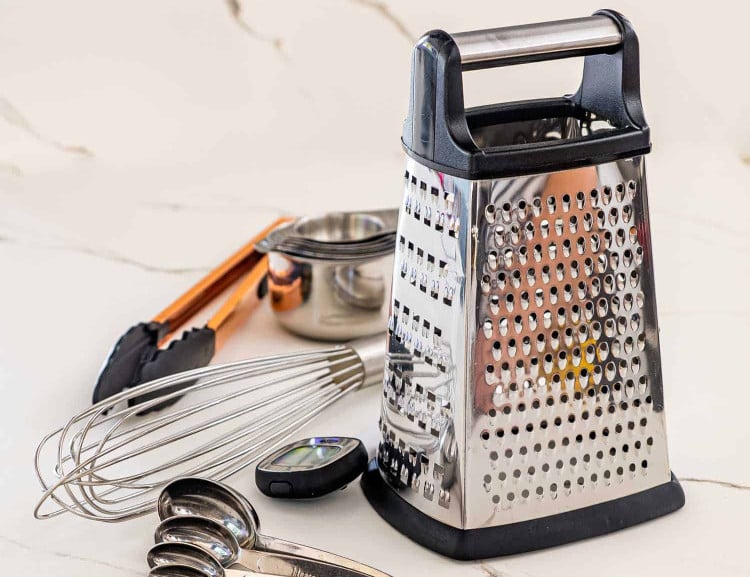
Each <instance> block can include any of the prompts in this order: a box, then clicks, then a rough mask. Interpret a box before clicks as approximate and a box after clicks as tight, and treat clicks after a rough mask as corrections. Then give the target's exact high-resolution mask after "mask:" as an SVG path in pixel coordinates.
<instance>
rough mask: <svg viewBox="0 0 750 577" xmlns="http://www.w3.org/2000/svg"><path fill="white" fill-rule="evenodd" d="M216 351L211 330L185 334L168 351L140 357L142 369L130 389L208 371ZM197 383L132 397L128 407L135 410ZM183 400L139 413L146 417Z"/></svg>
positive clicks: (156, 405)
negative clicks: (189, 373)
mask: <svg viewBox="0 0 750 577" xmlns="http://www.w3.org/2000/svg"><path fill="white" fill-rule="evenodd" d="M215 350H216V333H215V332H214V330H213V329H210V328H208V327H204V328H200V329H199V328H194V329H191V330H189V331H185V332H184V333H183V334H182V337H181V338H180V339H179V340H176V341H172V342H171V343H169V346H168V347H167V348H166V349H158V348H155V349H153V350H151V351H147V354H148V357H146V356H144V357H141V368H140V371H139V372H138V374H137V375H136V376H135V377H134V379H133V381H132V382H131V383H130V385H129V386H131V387H135V386H138V385H140V384H141V383H147V382H150V381H153V380H154V379H160V378H162V377H166V376H168V375H174V374H176V373H180V372H182V371H188V370H190V369H197V368H200V367H205V366H206V365H207V364H208V363H209V362H210V361H211V359H212V358H213V356H214V352H215ZM194 382H195V381H187V382H184V383H180V384H179V385H174V386H172V387H167V388H163V389H159V391H158V392H152V393H146V394H143V395H140V396H138V397H133V398H132V399H130V400H129V401H128V404H129V405H130V406H131V407H133V406H135V405H140V404H143V403H145V402H147V401H151V400H153V399H156V398H159V397H162V396H165V395H168V394H170V393H172V392H174V391H179V390H182V389H185V388H187V387H189V386H190V385H192V384H193V383H194ZM179 398H180V397H179V396H177V395H175V396H174V397H172V398H170V399H168V400H166V401H164V402H163V403H157V404H155V405H153V406H151V407H149V408H147V409H145V410H144V411H141V412H140V413H138V414H139V415H144V414H146V413H150V412H151V411H158V410H161V409H164V408H166V407H169V406H170V405H173V404H174V403H176V402H177V400H178V399H179Z"/></svg>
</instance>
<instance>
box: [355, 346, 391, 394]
mask: <svg viewBox="0 0 750 577" xmlns="http://www.w3.org/2000/svg"><path fill="white" fill-rule="evenodd" d="M349 347H350V348H351V349H352V351H354V352H355V353H356V354H357V356H358V357H359V358H360V360H361V361H362V368H363V371H364V377H363V379H362V386H363V387H367V386H370V385H374V384H376V383H380V382H381V381H382V379H383V368H384V367H385V348H386V341H385V337H384V336H383V335H382V334H381V335H376V336H374V337H368V338H365V339H359V340H356V341H353V342H352V343H350V344H349Z"/></svg>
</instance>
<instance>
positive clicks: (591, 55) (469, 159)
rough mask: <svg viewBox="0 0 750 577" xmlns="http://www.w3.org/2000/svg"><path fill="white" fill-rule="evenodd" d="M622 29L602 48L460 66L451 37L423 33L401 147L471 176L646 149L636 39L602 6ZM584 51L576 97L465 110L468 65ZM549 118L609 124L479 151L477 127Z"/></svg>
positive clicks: (588, 161) (550, 167) (571, 164)
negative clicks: (599, 128) (617, 38)
mask: <svg viewBox="0 0 750 577" xmlns="http://www.w3.org/2000/svg"><path fill="white" fill-rule="evenodd" d="M595 16H607V17H609V18H611V19H612V20H614V21H615V23H616V24H617V26H618V27H619V29H620V32H621V35H622V41H621V42H620V43H618V44H616V45H613V46H608V47H605V48H598V49H590V48H589V49H573V50H566V51H559V52H550V53H536V54H534V55H530V56H519V57H514V58H506V59H503V60H502V61H492V62H490V63H479V64H476V63H475V64H472V65H462V62H461V54H460V51H459V48H458V45H457V43H456V41H455V40H454V38H453V37H452V36H451V35H450V34H448V33H447V32H444V31H442V30H434V31H432V32H428V33H427V34H426V35H424V36H423V37H422V38H421V39H420V40H419V42H418V43H417V45H416V46H415V48H414V53H413V60H412V80H411V83H412V84H411V93H410V99H409V114H408V116H407V118H406V120H405V122H404V131H403V136H402V143H403V146H404V148H405V150H406V152H407V154H409V155H410V156H411V157H413V158H414V159H415V160H417V161H418V162H420V163H421V164H424V165H426V166H428V167H430V168H434V169H436V170H438V171H440V172H444V173H447V174H451V175H454V176H457V177H460V178H466V179H470V180H481V179H491V178H500V177H506V176H518V175H523V174H535V173H541V172H552V171H556V170H564V169H568V168H575V167H579V166H590V165H595V164H600V163H604V162H610V161H612V160H616V159H618V158H627V157H631V156H636V155H639V154H645V153H647V152H649V151H650V149H651V141H650V132H649V127H648V125H647V123H646V120H645V117H644V114H643V107H642V104H641V95H640V71H639V50H638V37H637V36H636V33H635V31H634V30H633V27H632V25H631V24H630V22H629V21H628V20H627V19H626V18H625V17H624V16H622V15H621V14H619V13H617V12H614V11H611V10H601V11H598V12H596V13H595ZM572 56H585V59H584V71H583V78H582V80H581V84H580V87H579V89H578V91H577V92H576V93H575V94H572V95H566V96H563V97H559V98H551V99H541V100H527V101H521V102H512V103H501V104H491V105H487V106H481V107H477V108H471V109H468V110H467V109H465V108H464V100H463V82H462V77H461V74H462V71H463V70H468V69H471V70H476V69H478V68H487V67H494V66H505V65H510V64H522V63H528V62H533V61H539V60H553V59H559V58H567V57H572ZM551 118H558V119H560V118H567V119H574V120H577V121H579V122H582V121H590V120H592V119H598V120H605V121H606V122H607V123H608V124H609V126H610V128H611V129H609V130H603V131H598V132H591V133H590V134H587V135H576V136H574V137H566V138H559V139H556V140H540V141H534V142H528V141H527V142H520V143H519V142H513V140H512V135H504V136H506V137H510V138H504V139H503V138H501V140H505V141H503V142H501V143H500V144H498V143H491V144H490V145H488V146H487V145H485V147H484V148H481V147H480V146H479V145H478V144H477V140H476V139H475V137H474V134H473V132H474V130H475V129H476V128H477V127H487V126H493V125H494V126H497V127H498V132H500V133H501V132H502V127H503V125H509V124H511V123H518V122H525V121H534V120H543V119H551Z"/></svg>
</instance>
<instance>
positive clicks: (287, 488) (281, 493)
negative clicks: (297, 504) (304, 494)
mask: <svg viewBox="0 0 750 577" xmlns="http://www.w3.org/2000/svg"><path fill="white" fill-rule="evenodd" d="M268 490H269V491H270V492H271V494H272V495H274V496H276V497H287V496H289V495H290V494H291V493H292V484H291V483H287V482H286V481H273V482H272V483H271V484H270V485H269V486H268Z"/></svg>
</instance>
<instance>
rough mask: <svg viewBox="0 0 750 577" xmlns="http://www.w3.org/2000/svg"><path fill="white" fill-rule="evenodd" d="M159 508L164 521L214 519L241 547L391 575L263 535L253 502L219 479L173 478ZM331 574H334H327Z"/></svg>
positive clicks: (374, 574)
mask: <svg viewBox="0 0 750 577" xmlns="http://www.w3.org/2000/svg"><path fill="white" fill-rule="evenodd" d="M157 511H158V513H159V518H160V519H162V520H165V519H169V518H170V517H175V516H182V517H201V518H207V519H210V520H213V521H215V522H217V523H218V524H219V525H222V526H223V527H225V528H226V529H228V530H229V532H230V533H231V534H232V535H233V536H234V537H235V539H236V540H237V543H238V544H239V546H240V547H241V548H243V549H246V550H257V551H261V552H263V551H265V552H269V553H281V554H284V555H289V556H294V557H299V558H306V559H308V560H314V561H318V562H322V563H327V564H329V565H331V566H333V567H338V568H341V569H347V570H349V573H347V575H351V574H352V573H351V572H356V573H360V574H364V575H368V576H370V577H389V576H388V574H386V573H383V572H382V571H379V570H377V569H374V568H372V567H369V566H367V565H365V564H363V563H359V562H358V561H354V560H352V559H347V558H346V557H342V556H340V555H336V554H334V553H329V552H328V551H322V550H320V549H315V548H313V547H308V546H306V545H299V544H297V543H292V542H290V541H285V540H283V539H277V538H275V537H269V536H267V535H262V534H261V533H260V532H259V527H260V522H259V519H258V515H257V513H256V512H255V509H254V508H253V506H252V504H251V503H250V502H249V501H248V500H247V499H246V498H245V497H243V496H242V495H241V494H239V493H238V492H237V491H235V490H234V489H231V488H230V487H228V486H226V485H224V484H222V483H218V482H216V481H210V480H208V479H202V478H199V477H183V478H181V479H177V480H175V481H172V482H171V483H169V484H168V485H166V486H165V487H164V489H163V490H162V492H161V494H160V495H159V499H158V501H157ZM224 545H226V542H225V543H224ZM329 574H331V573H330V572H329V573H326V575H329ZM342 577H344V576H343V574H342Z"/></svg>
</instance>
